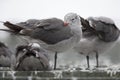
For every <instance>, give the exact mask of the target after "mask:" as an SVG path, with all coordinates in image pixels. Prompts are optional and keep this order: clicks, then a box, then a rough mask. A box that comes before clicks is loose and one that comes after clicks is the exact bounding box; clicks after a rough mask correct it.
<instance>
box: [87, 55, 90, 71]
mask: <svg viewBox="0 0 120 80" xmlns="http://www.w3.org/2000/svg"><path fill="white" fill-rule="evenodd" d="M86 60H87V69H89V68H90V64H89V55H87V56H86Z"/></svg>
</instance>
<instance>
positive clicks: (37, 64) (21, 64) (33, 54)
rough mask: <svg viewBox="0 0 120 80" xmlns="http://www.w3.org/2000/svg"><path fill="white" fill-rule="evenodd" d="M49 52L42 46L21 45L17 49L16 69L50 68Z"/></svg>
mask: <svg viewBox="0 0 120 80" xmlns="http://www.w3.org/2000/svg"><path fill="white" fill-rule="evenodd" d="M47 53H48V52H47V51H45V50H44V49H42V48H34V47H32V46H29V45H21V46H18V47H17V50H16V65H15V68H14V69H15V70H18V71H35V70H40V71H41V70H42V71H43V70H50V65H49V57H48V54H47Z"/></svg>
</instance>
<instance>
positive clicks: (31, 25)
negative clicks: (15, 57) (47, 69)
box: [4, 13, 82, 69]
mask: <svg viewBox="0 0 120 80" xmlns="http://www.w3.org/2000/svg"><path fill="white" fill-rule="evenodd" d="M4 25H5V26H6V27H8V28H9V29H10V30H11V32H14V33H19V34H21V35H22V36H24V37H27V39H28V41H32V42H38V43H39V44H40V45H41V47H43V48H44V49H46V50H48V51H52V52H55V57H54V59H55V60H54V61H55V62H54V69H56V63H57V53H61V52H65V51H67V50H69V49H71V48H73V47H74V46H76V44H78V42H79V41H80V39H81V37H82V29H81V27H82V25H81V21H80V17H79V16H78V15H77V14H76V13H68V14H66V15H65V16H64V21H62V20H61V19H58V18H50V19H42V20H35V19H34V20H28V21H27V22H23V23H21V24H19V25H17V24H16V25H14V24H11V23H9V22H5V23H4ZM28 37H29V38H28Z"/></svg>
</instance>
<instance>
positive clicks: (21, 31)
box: [0, 13, 120, 71]
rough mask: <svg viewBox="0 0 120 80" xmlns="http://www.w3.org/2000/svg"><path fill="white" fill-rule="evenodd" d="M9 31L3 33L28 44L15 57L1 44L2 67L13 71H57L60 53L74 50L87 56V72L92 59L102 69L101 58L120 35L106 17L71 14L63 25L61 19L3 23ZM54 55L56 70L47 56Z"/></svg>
mask: <svg viewBox="0 0 120 80" xmlns="http://www.w3.org/2000/svg"><path fill="white" fill-rule="evenodd" d="M2 23H3V25H4V26H5V27H7V28H8V29H0V31H7V32H9V33H11V34H14V35H17V36H18V37H20V38H21V37H22V39H25V40H26V41H27V42H28V43H27V44H24V45H18V46H17V47H16V51H15V54H13V53H12V51H11V50H10V49H9V47H7V46H6V45H5V44H4V43H2V42H0V67H10V68H12V69H14V70H20V71H22V70H23V71H29V70H32V71H33V70H53V69H54V70H55V69H56V65H57V64H58V63H57V55H58V53H62V52H65V51H68V50H70V49H73V50H74V51H76V52H77V53H79V54H82V55H85V56H86V61H87V64H86V65H87V69H89V68H90V64H89V56H90V55H91V54H92V55H95V57H96V67H99V66H100V65H99V54H101V53H104V52H106V51H108V50H109V49H111V48H112V47H113V46H114V44H115V43H116V42H117V41H118V38H119V34H120V31H119V29H118V27H117V26H116V25H115V23H114V21H113V20H112V19H110V18H107V17H89V18H87V19H84V18H83V17H81V16H79V15H78V14H76V13H68V14H66V15H65V16H64V21H63V20H61V19H58V18H49V19H41V20H37V19H29V20H27V21H25V22H20V23H17V24H13V23H11V22H9V21H6V22H2ZM50 52H52V53H54V54H55V55H54V66H53V68H52V67H51V66H50V58H49V55H48V54H51V53H50Z"/></svg>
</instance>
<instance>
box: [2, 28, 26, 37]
mask: <svg viewBox="0 0 120 80" xmlns="http://www.w3.org/2000/svg"><path fill="white" fill-rule="evenodd" d="M0 31H5V32H8V33H12V34H16V35H23V36H24V35H25V34H22V33H18V32H16V31H14V30H8V29H0Z"/></svg>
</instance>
